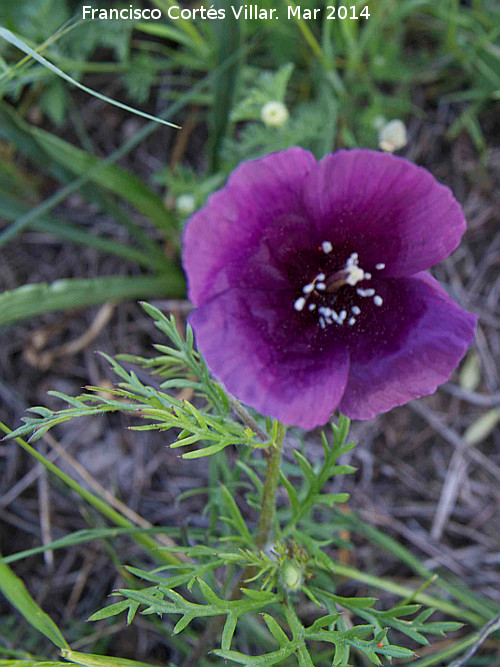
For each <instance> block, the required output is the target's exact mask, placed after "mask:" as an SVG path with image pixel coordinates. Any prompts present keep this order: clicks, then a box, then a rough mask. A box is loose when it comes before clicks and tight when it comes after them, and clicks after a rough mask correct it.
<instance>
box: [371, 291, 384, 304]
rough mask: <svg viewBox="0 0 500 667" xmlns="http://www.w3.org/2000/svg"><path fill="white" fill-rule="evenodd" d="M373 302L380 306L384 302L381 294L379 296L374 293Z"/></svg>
mask: <svg viewBox="0 0 500 667" xmlns="http://www.w3.org/2000/svg"><path fill="white" fill-rule="evenodd" d="M373 303H374V304H375V305H376V306H381V305H382V304H383V303H384V300H383V299H382V297H381V296H379V295H378V294H376V295H375V296H374V297H373Z"/></svg>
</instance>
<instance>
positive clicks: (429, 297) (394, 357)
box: [339, 273, 477, 419]
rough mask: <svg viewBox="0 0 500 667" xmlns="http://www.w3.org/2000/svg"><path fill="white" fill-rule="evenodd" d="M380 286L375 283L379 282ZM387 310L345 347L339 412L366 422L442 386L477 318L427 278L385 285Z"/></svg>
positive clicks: (465, 344) (456, 362) (464, 348)
mask: <svg viewBox="0 0 500 667" xmlns="http://www.w3.org/2000/svg"><path fill="white" fill-rule="evenodd" d="M380 282H381V281H380ZM390 283H391V295H389V294H385V295H384V296H385V300H386V301H387V309H380V312H379V313H378V317H379V318H380V319H379V322H378V327H377V329H376V333H375V329H374V326H375V323H374V322H372V323H370V324H367V328H366V334H365V335H364V336H360V337H359V339H358V340H357V341H351V342H350V345H349V347H350V358H351V367H350V371H349V380H348V383H347V387H346V390H345V393H344V396H343V398H342V401H341V402H340V405H339V409H340V411H341V412H343V413H344V414H345V415H347V416H348V417H351V418H353V419H372V418H373V417H375V416H376V415H377V414H379V413H381V412H387V411H388V410H390V409H391V408H393V407H395V406H397V405H403V404H404V403H406V402H407V401H410V400H412V399H413V398H419V397H420V396H427V395H428V394H432V393H433V392H434V391H435V390H436V388H437V386H438V385H440V384H442V383H443V382H446V381H447V380H448V379H449V377H450V375H451V373H452V371H453V370H454V369H455V368H456V366H457V365H458V362H459V361H460V359H461V358H462V357H463V355H464V354H465V351H466V350H467V347H468V345H469V344H470V343H471V342H472V340H473V338H474V330H475V325H476V322H477V317H476V316H475V315H473V314H471V313H468V312H467V311H466V310H463V309H462V308H461V307H460V306H459V305H458V304H456V303H455V302H454V301H452V299H450V297H449V296H448V295H447V293H446V292H445V290H444V289H443V288H442V287H441V286H440V285H439V283H438V282H437V281H436V280H434V278H432V277H431V276H430V275H429V274H427V273H420V274H418V275H416V276H414V277H412V278H400V279H399V280H394V281H390Z"/></svg>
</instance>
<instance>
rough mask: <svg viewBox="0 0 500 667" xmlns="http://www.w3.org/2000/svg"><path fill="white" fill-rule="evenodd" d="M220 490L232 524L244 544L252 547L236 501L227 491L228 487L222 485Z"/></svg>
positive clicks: (251, 540) (250, 538)
mask: <svg viewBox="0 0 500 667" xmlns="http://www.w3.org/2000/svg"><path fill="white" fill-rule="evenodd" d="M221 490H222V497H223V499H224V504H225V505H226V507H227V510H228V512H229V514H230V515H231V519H232V524H233V526H234V527H235V528H236V530H237V531H238V533H239V534H240V536H241V537H242V539H243V541H244V542H245V544H246V545H247V546H248V547H250V548H252V547H253V539H252V536H251V534H250V531H249V530H248V528H247V525H246V523H245V519H244V518H243V516H242V514H241V512H240V510H239V507H238V505H237V504H236V501H235V500H234V498H233V496H232V495H231V493H230V492H229V490H228V488H227V487H226V486H224V485H222V486H221Z"/></svg>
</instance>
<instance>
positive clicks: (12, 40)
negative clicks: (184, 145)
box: [0, 27, 180, 129]
mask: <svg viewBox="0 0 500 667" xmlns="http://www.w3.org/2000/svg"><path fill="white" fill-rule="evenodd" d="M0 37H3V39H5V41H7V42H9V44H12V45H13V46H16V47H17V48H18V49H19V50H20V51H22V52H23V53H26V54H27V55H29V56H31V57H32V58H34V59H35V60H36V61H38V62H39V63H40V65H43V66H44V67H46V68H47V69H49V70H50V71H51V72H53V73H54V74H57V76H60V77H61V78H62V79H64V80H65V81H67V82H68V83H71V84H73V86H76V87H77V88H80V90H83V91H85V92H86V93H88V94H89V95H93V96H94V97H97V98H98V99H100V100H103V101H104V102H107V103H108V104H112V105H113V106H115V107H118V108H119V109H124V110H125V111H129V112H130V113H133V114H135V115H136V116H142V117H143V118H147V119H148V120H152V121H154V122H156V123H161V124H162V125H168V126H169V127H175V128H177V129H180V128H179V126H178V125H175V124H174V123H170V122H169V121H168V120H163V118H157V117H156V116H151V115H150V114H148V113H146V112H145V111H139V109H133V108H132V107H129V106H128V105H127V104H122V103H121V102H118V101H117V100H112V99H111V98H110V97H106V95H102V94H101V93H98V92H97V91H96V90H92V88H87V86H84V85H83V84H82V83H80V82H79V81H76V80H75V79H73V78H72V77H71V76H69V74H66V73H65V72H63V71H62V70H60V69H59V67H56V66H55V65H53V64H52V63H51V62H50V61H49V60H47V59H46V58H44V57H43V56H41V55H40V54H39V53H37V52H36V51H34V50H33V49H32V48H30V47H29V46H28V45H27V44H25V43H24V42H23V41H22V40H21V39H19V38H18V37H16V36H15V35H14V33H12V32H11V31H10V30H7V29H6V28H2V27H0Z"/></svg>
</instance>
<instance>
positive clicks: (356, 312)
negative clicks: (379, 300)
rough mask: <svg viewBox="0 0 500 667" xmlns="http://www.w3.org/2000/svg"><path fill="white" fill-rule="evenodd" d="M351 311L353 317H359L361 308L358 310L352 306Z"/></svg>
mask: <svg viewBox="0 0 500 667" xmlns="http://www.w3.org/2000/svg"><path fill="white" fill-rule="evenodd" d="M351 310H352V312H353V314H354V315H359V314H360V313H361V308H359V307H358V306H353V307H352V308H351Z"/></svg>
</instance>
